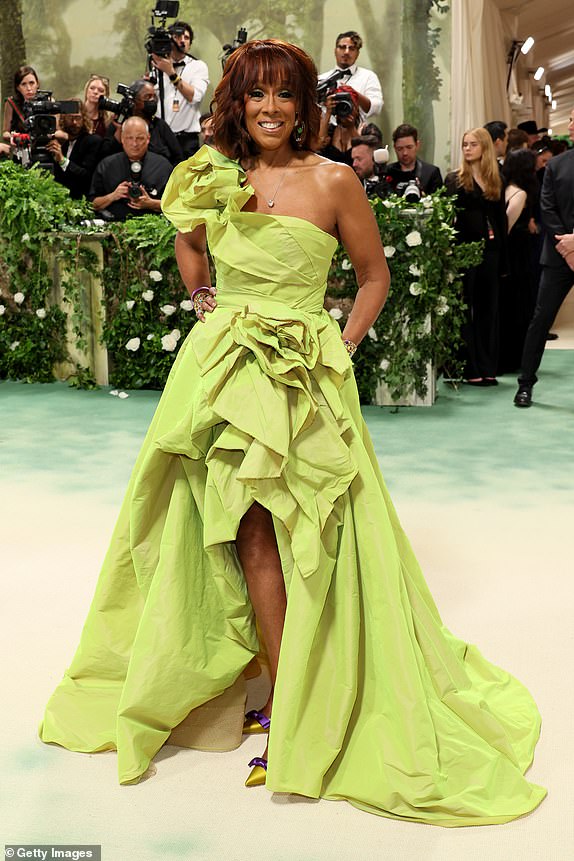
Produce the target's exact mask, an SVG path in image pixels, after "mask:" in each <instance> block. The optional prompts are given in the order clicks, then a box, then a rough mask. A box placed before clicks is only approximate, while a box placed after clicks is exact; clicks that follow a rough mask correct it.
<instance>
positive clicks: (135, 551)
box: [40, 147, 546, 826]
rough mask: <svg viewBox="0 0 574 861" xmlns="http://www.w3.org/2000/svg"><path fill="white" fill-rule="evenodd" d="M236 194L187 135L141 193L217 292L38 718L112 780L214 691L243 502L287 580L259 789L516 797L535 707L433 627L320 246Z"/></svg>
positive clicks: (235, 167)
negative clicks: (100, 757) (163, 171)
mask: <svg viewBox="0 0 574 861" xmlns="http://www.w3.org/2000/svg"><path fill="white" fill-rule="evenodd" d="M252 195H253V189H252V188H251V187H250V186H249V185H248V183H247V180H246V177H245V174H244V172H243V170H242V169H241V167H240V166H239V164H238V163H237V162H235V161H232V160H230V159H228V158H227V157H225V156H223V155H222V154H220V153H218V152H217V151H216V150H214V149H211V148H209V147H203V148H202V149H201V150H200V151H199V152H198V153H197V154H196V155H195V156H194V157H193V158H191V159H189V160H188V161H186V162H184V163H182V164H180V165H179V166H178V167H177V168H176V169H175V170H174V172H173V174H172V178H171V180H170V182H169V184H168V187H167V189H166V191H165V194H164V197H163V208H164V212H165V214H166V215H167V217H168V218H169V219H170V220H171V221H172V222H173V224H174V225H175V226H176V227H177V228H178V229H179V230H180V231H183V232H186V231H190V230H193V229H194V228H195V227H197V226H198V225H200V224H204V225H205V226H206V230H207V238H208V243H209V247H210V250H211V254H212V256H213V259H214V262H215V265H216V270H217V303H218V305H217V308H216V310H215V311H214V313H212V314H208V315H207V319H206V323H205V324H199V325H196V326H195V327H194V328H193V330H192V331H191V333H190V334H189V336H188V337H187V339H186V340H185V343H184V344H183V345H182V347H181V349H180V351H179V354H178V356H177V359H176V361H175V363H174V366H173V369H172V372H171V374H170V376H169V379H168V382H167V384H166V387H165V391H164V393H163V396H162V398H161V400H160V403H159V405H158V408H157V411H156V414H155V416H154V418H153V421H152V423H151V426H150V428H149V431H148V434H147V436H146V438H145V441H144V444H143V447H142V449H141V452H140V454H139V457H138V459H137V462H136V465H135V467H134V470H133V474H132V476H131V479H130V483H129V486H128V490H127V493H126V496H125V500H124V503H123V506H122V509H121V512H120V515H119V519H118V522H117V525H116V527H115V531H114V533H113V537H112V540H111V545H110V548H109V551H108V553H107V556H106V559H105V562H104V565H103V569H102V572H101V576H100V579H99V581H98V584H97V588H96V593H95V597H94V599H93V603H92V606H91V609H90V611H89V614H88V617H87V621H86V623H85V627H84V629H83V633H82V636H81V642H80V645H79V647H78V650H77V652H76V655H75V657H74V659H73V661H72V663H71V665H70V667H69V669H68V670H67V672H66V674H65V676H64V679H63V680H62V682H61V683H60V685H59V686H58V687H57V689H56V690H55V692H54V694H53V695H52V697H51V699H50V700H49V702H48V705H47V708H46V712H45V716H44V719H43V722H42V724H41V728H40V735H41V737H42V739H43V740H44V741H46V742H54V743H57V744H59V745H63V746H64V747H66V748H69V749H71V750H75V751H90V752H93V751H101V750H108V749H116V750H117V752H118V768H119V779H120V782H121V783H130V782H133V781H137V780H138V779H139V778H140V777H141V776H142V775H143V774H144V773H145V772H146V769H147V768H148V766H149V764H150V760H151V759H152V757H153V756H154V755H155V754H156V753H157V751H158V750H159V749H160V748H161V746H162V745H163V744H164V743H165V742H166V741H167V740H168V738H169V737H170V734H171V733H172V731H173V730H174V728H176V727H178V725H180V724H181V723H182V721H185V720H186V719H187V717H188V716H190V717H193V715H194V713H195V712H194V710H200V709H199V707H201V706H204V705H209V704H210V703H212V702H214V701H216V698H218V697H219V698H221V697H222V695H224V694H225V692H226V691H228V690H230V689H232V688H233V686H234V685H235V684H236V683H237V680H238V679H239V678H240V677H242V674H243V673H244V670H245V669H246V667H248V665H249V664H250V663H251V662H252V660H253V658H254V657H255V656H256V655H257V654H258V653H259V650H260V644H259V642H258V636H257V629H256V624H255V619H254V615H253V611H252V608H251V605H250V602H249V598H248V595H247V590H246V585H245V581H244V578H243V575H242V571H241V567H240V565H239V562H238V558H237V552H236V549H235V544H234V539H235V536H236V534H237V529H238V526H239V523H240V520H241V518H242V516H243V515H244V514H245V512H246V511H247V510H248V509H249V507H250V506H251V505H252V504H253V503H254V502H258V503H260V504H261V505H262V506H263V507H264V508H266V509H268V510H269V511H270V512H271V514H272V516H273V523H274V526H275V532H276V536H277V542H278V547H279V552H280V556H281V563H282V568H283V573H284V577H285V585H286V590H287V596H288V598H287V613H286V618H285V629H284V633H283V639H282V645H281V657H280V662H279V669H278V677H277V684H276V688H275V693H274V702H273V718H272V722H271V731H270V736H269V767H268V771H267V783H266V786H267V789H268V790H271V791H272V792H289V793H298V794H301V795H305V796H309V797H312V798H319V797H321V798H327V799H346V800H347V801H350V802H351V803H352V804H354V805H356V806H357V807H359V808H362V809H363V810H366V811H369V812H371V813H377V814H380V815H383V816H388V817H393V818H396V819H404V820H415V821H417V822H425V823H429V824H434V825H443V826H461V825H484V824H489V823H501V822H506V821H508V820H511V819H514V818H516V817H518V816H522V815H523V814H525V813H528V811H531V810H532V809H533V808H535V807H536V806H537V805H538V804H540V802H541V801H542V799H543V798H544V796H545V794H546V793H545V790H544V789H543V788H541V787H539V786H536V785H534V784H531V783H529V782H528V781H527V780H526V779H525V778H524V772H525V771H526V769H527V768H528V766H529V765H530V763H531V761H532V757H533V752H534V747H535V744H536V741H537V739H538V736H539V732H540V717H539V714H538V711H537V709H536V705H535V703H534V702H533V700H532V698H531V696H530V694H529V693H528V691H527V690H526V688H525V687H523V685H522V684H521V683H520V682H519V681H517V680H516V679H515V678H513V677H512V676H511V675H510V674H509V673H507V672H505V671H504V670H502V669H499V668H498V667H496V666H494V665H493V664H491V663H489V662H488V661H487V660H486V659H485V658H484V657H483V656H482V655H481V654H480V652H479V651H478V649H477V648H476V647H475V646H473V645H469V644H468V643H465V642H463V641H461V640H459V639H457V638H456V637H454V636H453V635H452V634H451V633H450V632H449V631H448V630H447V629H446V628H445V627H444V625H443V624H442V622H441V619H440V616H439V614H438V611H437V609H436V607H435V604H434V602H433V599H432V597H431V595H430V593H429V590H428V587H427V585H426V583H425V581H424V579H423V576H422V574H421V572H420V569H419V566H418V564H417V562H416V560H415V557H414V555H413V552H412V550H411V547H410V545H409V543H408V540H407V538H406V537H405V535H404V533H403V531H402V529H401V526H400V524H399V521H398V518H397V515H396V513H395V510H394V508H393V506H392V503H391V501H390V499H389V496H388V493H387V490H386V488H385V485H384V482H383V479H382V476H381V473H380V471H379V467H378V464H377V460H376V457H375V454H374V451H373V447H372V444H371V440H370V438H369V434H368V432H367V429H366V426H365V423H364V421H363V419H362V417H361V411H360V408H359V401H358V397H357V389H356V385H355V381H354V377H353V370H352V365H351V361H350V359H349V357H348V355H347V352H346V350H345V347H344V345H343V343H342V341H341V337H340V330H339V327H338V325H337V323H336V322H335V321H334V320H333V319H332V318H331V317H330V315H329V314H328V313H327V312H326V311H325V310H324V309H323V298H324V293H325V285H326V278H327V273H328V270H329V266H330V261H331V257H332V255H333V253H334V251H335V248H336V245H337V242H336V240H335V239H334V237H333V236H331V235H330V234H328V233H325V232H324V231H322V230H320V229H319V228H318V227H316V226H315V225H313V224H311V223H309V222H308V221H305V220H304V219H302V218H295V217H292V216H285V215H275V214H270V215H267V214H261V213H258V212H243V211H242V207H243V206H244V205H245V204H246V203H247V201H248V200H249V199H250V198H251V197H252ZM242 706H243V701H241V702H240V708H242ZM190 782H191V783H193V774H190ZM238 791H239V790H238ZM241 791H247V790H243V789H241ZM250 791H254V790H250ZM255 791H257V790H255Z"/></svg>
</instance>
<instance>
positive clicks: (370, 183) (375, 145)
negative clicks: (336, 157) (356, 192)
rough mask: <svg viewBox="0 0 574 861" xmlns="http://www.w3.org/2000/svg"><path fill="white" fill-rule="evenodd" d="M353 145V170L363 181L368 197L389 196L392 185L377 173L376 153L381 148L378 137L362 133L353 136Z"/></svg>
mask: <svg viewBox="0 0 574 861" xmlns="http://www.w3.org/2000/svg"><path fill="white" fill-rule="evenodd" d="M351 145H352V148H351V154H352V157H353V170H354V171H355V173H356V174H357V176H358V177H359V179H360V180H361V182H362V183H363V188H364V189H365V192H366V195H367V197H387V196H388V195H389V193H390V187H389V185H388V183H387V182H385V180H384V179H381V177H380V176H379V175H378V174H377V168H376V166H375V159H374V153H375V150H376V149H379V148H380V144H379V141H378V139H377V138H376V137H374V136H373V135H362V136H359V137H355V138H353V140H352V141H351ZM385 156H386V151H385Z"/></svg>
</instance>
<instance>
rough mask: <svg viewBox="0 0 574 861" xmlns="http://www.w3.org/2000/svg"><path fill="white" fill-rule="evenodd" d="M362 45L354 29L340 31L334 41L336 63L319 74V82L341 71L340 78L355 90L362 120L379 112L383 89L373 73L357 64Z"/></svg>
mask: <svg viewBox="0 0 574 861" xmlns="http://www.w3.org/2000/svg"><path fill="white" fill-rule="evenodd" d="M362 47H363V40H362V39H361V37H360V36H359V34H358V33H357V32H355V30H348V31H347V32H346V33H340V34H339V35H338V36H337V39H336V41H335V60H336V61H337V65H336V66H335V68H334V69H330V70H329V71H328V72H323V74H321V75H319V84H321V83H322V82H324V81H326V80H327V79H328V78H330V77H333V76H334V75H335V74H336V73H337V72H340V73H343V74H342V77H341V78H340V80H341V81H342V83H343V84H346V85H347V86H349V87H352V89H353V90H354V91H355V92H356V94H357V96H358V103H359V110H360V119H361V120H362V121H364V120H366V119H367V117H371V116H373V115H374V114H378V113H379V112H380V110H381V108H382V107H383V91H382V89H381V83H380V81H379V79H378V77H377V76H376V75H375V73H374V72H372V71H371V70H370V69H364V68H362V67H361V66H358V65H357V59H358V57H359V53H360V51H361V48H362Z"/></svg>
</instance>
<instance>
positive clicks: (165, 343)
mask: <svg viewBox="0 0 574 861" xmlns="http://www.w3.org/2000/svg"><path fill="white" fill-rule="evenodd" d="M161 345H162V347H163V349H164V350H167V352H168V353H171V352H172V351H173V350H175V348H176V347H177V338H175V337H174V336H173V332H170V333H169V334H168V335H164V336H163V337H162V339H161Z"/></svg>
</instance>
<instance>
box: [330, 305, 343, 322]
mask: <svg viewBox="0 0 574 861" xmlns="http://www.w3.org/2000/svg"><path fill="white" fill-rule="evenodd" d="M329 314H330V315H331V317H332V318H333V320H340V319H341V317H342V316H343V312H342V311H341V309H340V308H331V310H330V311H329Z"/></svg>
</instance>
